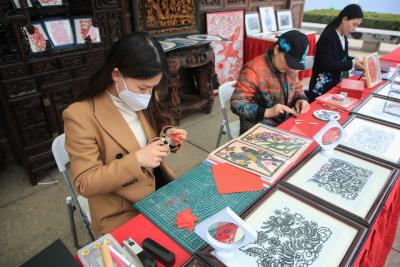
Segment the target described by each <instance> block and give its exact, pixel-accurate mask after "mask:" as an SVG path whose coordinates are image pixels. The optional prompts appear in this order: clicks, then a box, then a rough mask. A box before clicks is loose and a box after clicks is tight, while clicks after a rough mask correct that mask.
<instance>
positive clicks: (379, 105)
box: [352, 95, 400, 126]
mask: <svg viewBox="0 0 400 267" xmlns="http://www.w3.org/2000/svg"><path fill="white" fill-rule="evenodd" d="M352 113H354V114H358V115H361V116H365V117H369V118H372V119H376V120H379V121H384V122H387V123H389V124H392V125H395V126H400V101H395V100H390V99H387V98H384V97H380V96H377V95H370V96H369V97H368V98H367V99H365V101H364V102H362V103H361V104H359V105H358V106H357V107H356V108H354V109H353V110H352Z"/></svg>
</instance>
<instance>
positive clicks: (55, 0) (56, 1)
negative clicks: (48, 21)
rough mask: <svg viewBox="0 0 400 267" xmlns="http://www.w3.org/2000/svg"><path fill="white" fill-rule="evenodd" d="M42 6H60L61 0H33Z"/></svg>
mask: <svg viewBox="0 0 400 267" xmlns="http://www.w3.org/2000/svg"><path fill="white" fill-rule="evenodd" d="M34 1H36V2H37V3H38V4H39V5H40V6H42V7H52V6H62V5H63V0H47V1H44V0H34Z"/></svg>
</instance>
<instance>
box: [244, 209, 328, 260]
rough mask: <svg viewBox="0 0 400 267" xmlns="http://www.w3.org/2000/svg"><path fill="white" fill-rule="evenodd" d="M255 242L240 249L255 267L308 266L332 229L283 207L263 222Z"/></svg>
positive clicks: (316, 256) (322, 246) (317, 254)
mask: <svg viewBox="0 0 400 267" xmlns="http://www.w3.org/2000/svg"><path fill="white" fill-rule="evenodd" d="M262 224H263V226H261V229H262V231H258V232H257V240H256V241H255V242H253V243H250V244H247V245H246V246H244V247H241V248H240V251H242V252H244V253H245V254H246V255H247V256H249V257H252V258H254V259H256V261H257V265H258V266H260V267H261V266H303V267H305V266H312V265H313V264H314V263H315V261H316V260H317V259H318V257H320V254H321V250H323V248H324V244H325V243H326V242H327V240H328V239H329V238H330V237H331V235H332V230H331V229H329V228H328V227H325V226H322V225H319V224H318V223H317V222H315V221H312V220H308V219H306V218H305V216H303V215H302V214H300V213H297V212H293V211H291V210H290V209H289V208H287V207H285V208H283V209H282V210H281V209H276V210H275V211H274V214H273V215H272V216H270V217H269V219H268V220H267V221H264V222H263V223H262Z"/></svg>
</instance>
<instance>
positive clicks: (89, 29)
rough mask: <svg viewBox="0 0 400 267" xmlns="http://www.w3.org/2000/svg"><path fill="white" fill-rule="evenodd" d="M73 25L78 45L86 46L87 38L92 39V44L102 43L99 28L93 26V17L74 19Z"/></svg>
mask: <svg viewBox="0 0 400 267" xmlns="http://www.w3.org/2000/svg"><path fill="white" fill-rule="evenodd" d="M72 23H73V26H74V33H75V40H76V44H84V43H85V38H86V37H90V39H91V40H92V43H100V42H101V37H100V31H99V28H98V27H95V26H93V25H92V18H91V17H74V18H72Z"/></svg>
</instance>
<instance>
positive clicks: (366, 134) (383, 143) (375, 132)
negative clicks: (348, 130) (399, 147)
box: [348, 125, 395, 154]
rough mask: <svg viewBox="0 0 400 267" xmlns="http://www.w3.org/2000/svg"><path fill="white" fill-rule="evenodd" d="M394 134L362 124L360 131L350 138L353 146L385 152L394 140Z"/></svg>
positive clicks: (373, 152) (374, 151)
mask: <svg viewBox="0 0 400 267" xmlns="http://www.w3.org/2000/svg"><path fill="white" fill-rule="evenodd" d="M394 138H395V136H394V134H391V133H388V132H385V131H382V130H380V129H379V128H371V127H369V126H366V125H361V126H360V128H359V129H358V131H357V132H356V133H355V134H354V135H353V136H352V137H351V138H350V139H349V142H348V143H350V144H351V145H352V147H354V148H356V149H359V150H365V151H366V152H369V153H372V154H375V153H378V154H384V153H385V152H386V150H387V149H388V148H389V146H390V144H391V143H392V141H393V140H394Z"/></svg>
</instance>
